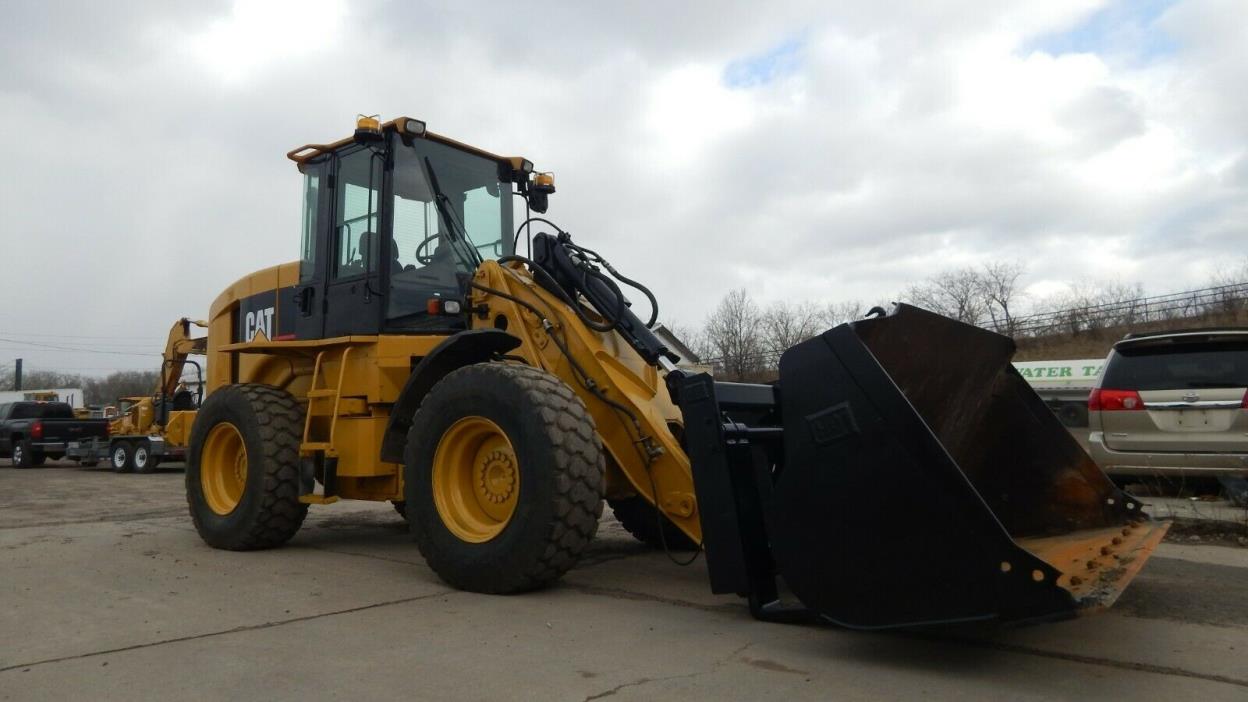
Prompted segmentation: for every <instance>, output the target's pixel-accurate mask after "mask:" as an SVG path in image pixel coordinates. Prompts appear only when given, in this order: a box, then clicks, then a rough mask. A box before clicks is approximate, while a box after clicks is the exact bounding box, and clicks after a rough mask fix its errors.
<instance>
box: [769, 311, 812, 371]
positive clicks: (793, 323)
mask: <svg viewBox="0 0 1248 702" xmlns="http://www.w3.org/2000/svg"><path fill="white" fill-rule="evenodd" d="M762 324H763V347H764V348H765V349H766V350H767V351H768V352H769V354H770V357H771V358H772V359H774V358H779V356H780V354H781V353H783V352H784V351H785V350H786V349H788V348H789V347H790V346H795V345H797V344H798V343H800V342H803V341H805V340H807V339H809V338H811V337H813V336H815V335H816V334H819V333H820V332H822V331H823V330H824V326H825V324H824V318H823V314H822V311H821V310H820V309H819V308H818V307H817V306H815V305H814V304H813V303H810V302H800V303H796V304H793V303H789V302H777V303H776V304H774V305H772V306H771V307H769V308H767V311H766V312H764V313H763V316H762Z"/></svg>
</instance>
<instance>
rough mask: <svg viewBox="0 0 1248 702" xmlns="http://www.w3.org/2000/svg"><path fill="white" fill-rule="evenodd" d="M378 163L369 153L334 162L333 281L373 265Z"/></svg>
mask: <svg viewBox="0 0 1248 702" xmlns="http://www.w3.org/2000/svg"><path fill="white" fill-rule="evenodd" d="M382 161H383V158H382V156H381V155H380V154H376V153H374V152H373V151H372V150H370V149H359V150H357V151H353V152H351V153H348V154H346V155H343V156H341V157H340V158H339V160H338V171H337V173H338V175H337V183H338V185H337V195H338V200H337V207H336V208H335V212H334V260H333V273H332V277H333V278H335V279H337V278H351V277H355V276H360V275H364V274H365V273H369V272H372V271H373V266H375V265H376V260H377V257H376V253H377V251H376V250H375V249H376V248H377V246H378V245H379V243H380V238H379V236H378V234H377V232H378V212H379V208H380V204H381V169H382Z"/></svg>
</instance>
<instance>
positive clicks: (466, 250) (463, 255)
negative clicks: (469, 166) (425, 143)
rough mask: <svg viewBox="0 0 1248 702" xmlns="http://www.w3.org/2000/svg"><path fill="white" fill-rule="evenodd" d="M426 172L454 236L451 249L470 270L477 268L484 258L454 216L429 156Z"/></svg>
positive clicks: (426, 162) (442, 213) (437, 203)
mask: <svg viewBox="0 0 1248 702" xmlns="http://www.w3.org/2000/svg"><path fill="white" fill-rule="evenodd" d="M424 162H425V172H426V173H427V174H428V175H429V188H430V189H431V190H432V191H433V202H434V204H435V205H437V208H438V212H439V213H440V214H441V215H442V221H444V222H446V226H447V228H448V229H450V230H451V233H452V234H454V236H451V237H448V238H449V239H450V241H451V250H452V251H454V252H455V254H456V255H457V256H459V259H460V261H461V262H462V263H464V265H466V266H468V268H469V270H476V269H477V266H479V265H481V263H482V261H483V260H484V259H482V258H481V254H480V253H478V252H477V250H476V249H475V248H473V246H472V242H471V241H469V240H468V231H467V229H465V227H464V224H463V222H460V221H459V219H458V218H457V217H455V216H454V214H455V212H454V208H452V207H451V199H450V198H449V197H447V196H446V194H445V193H443V192H442V188H440V187H438V174H437V173H434V171H433V164H432V163H431V162H430V161H429V157H428V156H426V157H425V158H424Z"/></svg>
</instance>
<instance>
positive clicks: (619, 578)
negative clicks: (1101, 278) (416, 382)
mask: <svg viewBox="0 0 1248 702" xmlns="http://www.w3.org/2000/svg"><path fill="white" fill-rule="evenodd" d="M182 481H183V476H182V472H181V470H180V468H178V467H171V468H164V467H162V468H161V470H160V472H158V473H157V474H154V475H118V474H113V473H111V472H109V471H107V470H102V469H95V470H84V469H81V468H78V467H77V466H54V467H51V466H50V467H46V468H43V469H33V470H15V469H11V468H8V467H7V466H5V467H0V592H2V593H4V594H3V603H4V606H3V607H0V699H4V700H10V699H11V700H19V699H20V700H27V699H58V700H61V699H78V698H86V697H90V698H93V699H121V698H124V699H127V700H130V699H196V700H201V699H231V700H233V699H258V698H263V699H274V700H281V699H296V698H298V699H378V698H390V699H399V698H405V699H437V700H442V699H480V700H504V699H505V700H527V699H531V700H594V699H603V698H612V699H613V700H625V699H655V698H658V699H670V698H675V697H677V696H681V697H687V698H691V699H711V698H714V699H758V698H765V699H780V698H783V699H786V700H791V699H792V700H800V699H812V700H814V699H821V700H822V699H832V698H836V699H851V700H852V699H896V698H905V699H914V698H918V697H927V698H936V699H959V700H964V699H994V700H996V699H1075V698H1078V699H1081V700H1082V699H1095V698H1109V697H1112V698H1124V697H1134V698H1138V699H1161V698H1169V699H1202V700H1222V699H1226V700H1244V699H1248V664H1246V663H1245V652H1248V549H1243V548H1227V547H1222V546H1217V545H1210V544H1207V543H1190V544H1189V543H1182V542H1180V543H1166V544H1162V545H1161V547H1160V548H1159V549H1158V551H1157V553H1156V555H1155V556H1154V558H1153V559H1152V560H1151V561H1150V562H1149V563H1148V565H1147V566H1146V567H1145V569H1144V571H1143V573H1142V574H1141V575H1140V576H1139V578H1138V579H1137V580H1136V581H1135V582H1134V583H1133V584H1132V586H1131V587H1130V588H1129V589H1128V590H1127V592H1126V593H1125V594H1124V595H1123V597H1122V598H1121V599H1120V600H1119V602H1118V604H1117V605H1116V606H1115V607H1114V608H1113V609H1112V610H1111V611H1109V612H1106V613H1103V614H1100V615H1097V616H1090V617H1082V618H1079V619H1076V620H1073V621H1068V622H1061V623H1055V624H1043V625H1033V626H1027V627H1016V628H1004V629H1003V628H997V627H987V628H963V629H959V630H955V631H939V632H927V633H924V634H922V635H916V634H897V633H891V634H872V633H863V632H854V631H847V630H843V629H838V628H835V627H832V626H792V625H789V626H785V625H778V624H764V623H760V622H756V621H754V620H752V619H751V618H750V616H749V614H748V612H747V611H746V608H745V606H744V605H743V604H742V603H741V602H740V600H738V599H737V598H734V597H727V596H716V595H712V594H710V592H709V588H708V586H707V581H706V572H705V566H704V563H703V561H702V560H701V559H699V560H698V561H697V562H696V563H695V564H694V565H692V566H689V567H680V566H676V565H674V564H672V563H671V562H669V561H668V560H667V558H666V557H665V556H664V555H663V554H662V553H656V552H653V551H649V550H647V549H645V548H643V547H641V546H640V545H638V544H636V543H635V542H633V541H632V540H631V538H630V537H629V536H628V535H627V534H625V533H624V532H623V531H622V530H621V529H620V527H619V525H618V524H616V523H615V522H614V521H613V520H611V519H610V518H604V522H603V524H602V528H601V531H600V536H599V538H598V539H597V541H596V542H595V543H594V545H593V546H592V547H591V550H590V552H589V553H588V554H587V556H586V557H585V558H584V559H583V561H582V562H581V564H580V565H579V566H578V567H577V568H576V569H575V570H573V571H572V572H571V573H569V574H568V575H567V576H566V577H565V578H564V580H563V581H562V582H561V583H560V584H559V585H558V586H556V587H553V588H550V589H547V590H545V591H542V592H537V593H531V594H527V595H521V596H512V597H489V596H483V595H475V594H471V593H464V592H458V591H455V590H452V589H451V588H449V587H447V586H446V585H445V584H443V583H442V582H440V581H439V580H438V579H437V577H436V576H435V575H434V574H433V573H432V572H431V571H430V570H429V569H428V568H427V567H426V566H425V564H424V562H423V560H422V559H421V557H420V554H419V552H418V551H417V550H416V548H415V546H414V544H412V543H411V541H410V538H409V537H408V535H407V533H406V528H405V524H404V522H403V521H402V520H401V519H400V517H399V516H398V515H397V514H395V513H394V512H393V511H392V510H391V509H390V507H389V506H388V505H384V504H382V505H377V504H367V503H340V504H337V505H332V506H328V507H313V508H312V511H311V513H310V515H309V518H308V520H307V522H306V524H305V525H304V527H303V529H302V531H301V532H300V533H299V534H298V535H297V536H296V537H295V538H294V539H293V540H292V542H291V543H290V544H289V545H288V546H286V547H284V548H281V549H276V550H272V551H264V552H256V553H229V552H222V551H215V550H213V549H210V548H208V547H207V546H205V545H204V544H203V543H202V542H201V541H200V540H199V538H198V536H197V535H196V534H195V532H194V529H193V528H192V526H191V524H190V520H189V518H188V516H187V514H186V506H185V498H184V496H183V486H182ZM915 577H918V578H921V577H923V575H922V574H916V575H915Z"/></svg>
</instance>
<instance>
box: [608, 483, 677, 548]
mask: <svg viewBox="0 0 1248 702" xmlns="http://www.w3.org/2000/svg"><path fill="white" fill-rule="evenodd" d="M607 502H608V504H610V505H611V511H612V512H613V513H614V514H615V518H616V520H618V521H619V522H620V526H622V527H624V530H625V531H627V532H628V533H630V534H632V535H633V538H634V539H637V540H638V541H640V542H641V543H643V544H645V545H647V546H650V547H651V548H663V545H664V543H666V544H667V550H669V551H696V550H698V545H697V544H696V543H694V542H693V539H690V538H689V537H688V536H686V535H685V532H683V531H681V530H680V528H679V527H677V526H676V525H675V524H673V523H672V522H671V520H670V519H668V518H667V517H660V516H659V515H658V514H657V510H656V509H655V508H654V505H652V504H650V503H649V502H647V501H646V498H644V497H642V496H641V495H634V496H633V497H626V498H624V499H622V500H607ZM659 519H662V520H663V521H662V526H661V527H660V526H659V521H658V520H659Z"/></svg>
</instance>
